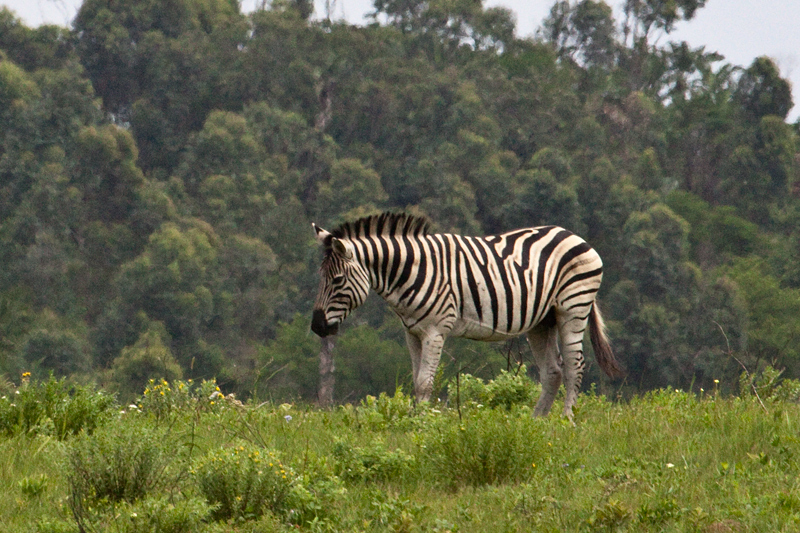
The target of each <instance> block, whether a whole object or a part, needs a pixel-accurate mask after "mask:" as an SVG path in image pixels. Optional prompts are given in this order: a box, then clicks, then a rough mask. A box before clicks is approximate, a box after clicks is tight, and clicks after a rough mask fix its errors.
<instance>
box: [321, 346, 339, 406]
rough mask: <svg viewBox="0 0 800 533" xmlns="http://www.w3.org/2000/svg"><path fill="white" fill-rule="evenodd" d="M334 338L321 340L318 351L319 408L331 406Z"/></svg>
mask: <svg viewBox="0 0 800 533" xmlns="http://www.w3.org/2000/svg"><path fill="white" fill-rule="evenodd" d="M335 339H336V337H335V336H333V335H331V336H329V337H325V338H324V339H322V344H321V347H320V350H319V390H318V391H317V399H318V401H319V406H320V407H330V406H332V405H333V383H334V376H333V371H334V366H333V347H334V345H335V344H336V341H335Z"/></svg>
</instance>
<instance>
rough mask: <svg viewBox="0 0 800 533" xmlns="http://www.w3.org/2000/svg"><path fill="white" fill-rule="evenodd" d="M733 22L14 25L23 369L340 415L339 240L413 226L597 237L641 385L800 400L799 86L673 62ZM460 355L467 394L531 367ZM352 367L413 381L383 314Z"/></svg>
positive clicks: (13, 254) (8, 137) (629, 364)
mask: <svg viewBox="0 0 800 533" xmlns="http://www.w3.org/2000/svg"><path fill="white" fill-rule="evenodd" d="M704 3H705V2H704V1H703V0H682V1H680V2H667V3H664V2H657V1H652V0H625V3H624V12H625V15H626V16H625V20H624V21H623V22H622V23H620V22H618V21H616V20H614V18H613V13H612V10H611V8H610V7H609V6H608V5H607V4H606V3H604V2H602V1H594V0H580V1H559V2H557V3H556V4H555V5H554V6H553V8H552V11H551V14H550V16H549V17H548V18H547V19H546V21H545V22H544V24H543V25H542V28H541V29H540V31H539V33H538V34H537V37H536V38H535V39H520V38H517V37H516V36H515V34H514V21H513V16H512V14H511V13H510V12H508V11H507V10H505V9H502V8H489V9H484V8H483V6H482V5H481V2H479V1H476V2H446V1H440V0H429V1H424V0H411V1H410V2H390V1H384V0H376V1H375V3H374V6H375V22H374V23H373V24H370V25H368V26H366V27H356V26H351V25H348V24H345V23H340V22H331V21H328V20H323V21H314V20H312V19H310V12H311V3H310V2H307V1H306V0H274V1H273V2H272V3H271V4H269V6H267V7H265V8H263V9H259V10H257V11H255V12H253V13H251V14H243V13H241V12H240V10H239V4H238V2H236V1H235V0H203V1H200V0H170V2H167V3H164V2H154V1H148V0H121V1H116V2H112V3H109V2H105V1H101V0H85V1H84V3H83V5H82V7H81V9H80V11H79V13H78V15H77V17H76V19H75V21H74V25H73V28H71V29H67V28H57V27H53V26H42V27H39V28H35V29H31V28H27V27H25V26H24V25H23V24H21V23H20V21H19V20H18V19H17V18H16V17H15V16H14V15H13V13H11V12H9V11H8V10H7V9H6V8H3V9H2V11H0V373H5V374H6V375H8V376H11V377H12V379H16V376H19V375H21V374H22V372H25V371H30V372H32V373H33V375H34V377H36V376H47V375H48V374H50V373H52V374H54V375H55V376H56V377H60V376H68V375H69V376H73V377H75V379H77V380H96V381H99V382H100V383H102V384H104V385H105V386H107V387H109V388H110V389H112V390H116V391H118V392H119V393H120V394H122V395H123V397H133V395H134V394H136V392H137V391H139V390H141V389H142V387H143V386H145V385H146V383H147V382H148V380H149V379H153V378H155V379H160V378H166V379H169V380H174V379H196V380H197V379H203V378H211V377H216V378H217V380H218V382H219V383H220V385H221V387H222V388H223V390H224V391H226V392H229V391H235V392H237V393H238V394H239V395H240V396H242V395H256V396H258V397H260V398H273V399H285V398H290V397H297V396H302V397H304V398H307V399H311V398H314V396H315V393H316V383H317V372H318V367H317V364H318V363H317V353H318V351H319V342H318V340H317V339H316V338H315V337H314V336H312V335H311V334H310V333H309V331H308V319H307V317H308V315H309V312H310V308H311V303H312V299H313V293H314V289H315V287H316V265H317V262H318V260H319V254H318V251H317V249H316V246H315V243H314V239H313V236H312V232H311V229H310V222H311V221H312V220H313V221H315V222H318V223H321V224H322V225H323V226H326V227H331V226H335V225H336V224H337V223H339V222H341V221H343V220H346V219H351V218H353V217H356V216H359V215H363V214H369V213H373V212H376V211H380V210H385V209H392V210H400V209H405V210H409V211H411V212H414V213H419V214H424V215H427V216H428V217H430V219H431V220H432V221H433V222H434V225H435V227H436V228H437V229H439V230H442V231H457V232H463V233H471V234H481V233H491V232H499V231H502V230H509V229H513V228H514V227H518V226H530V225H536V224H545V223H547V224H560V225H563V226H565V227H567V228H569V229H571V230H573V231H575V232H577V233H579V234H581V235H584V236H585V237H586V238H587V240H588V241H589V242H590V243H591V244H592V245H593V246H595V247H596V248H597V249H598V250H599V251H600V253H601V255H602V256H603V258H604V260H605V263H606V265H607V268H606V278H605V282H604V287H603V289H602V291H601V295H600V300H601V302H602V303H603V304H604V305H605V307H604V309H605V311H606V315H607V317H608V322H609V324H610V328H611V336H612V338H613V342H614V346H615V350H616V352H617V355H618V358H619V359H621V361H622V362H623V364H624V366H625V367H626V369H627V371H628V374H627V379H626V381H625V383H624V384H623V385H622V386H624V387H629V388H633V389H638V390H649V389H653V388H657V387H663V386H668V385H670V386H679V387H682V388H688V387H690V386H693V387H695V389H699V388H700V387H704V388H705V389H706V390H708V389H710V388H712V387H713V383H714V382H715V381H714V380H720V381H721V386H722V387H723V388H729V387H732V386H733V384H734V383H735V381H736V376H738V374H739V373H740V371H741V366H742V365H744V366H746V367H748V368H750V369H751V370H752V369H755V368H756V367H757V366H758V365H759V364H763V363H764V362H771V363H773V364H775V365H777V366H779V367H784V368H786V369H787V374H786V375H788V376H798V375H800V351H798V344H797V343H795V342H793V341H794V340H795V339H796V338H797V335H798V334H800V267H798V263H797V261H796V260H795V257H796V256H797V252H798V244H799V243H800V233H798V230H797V228H798V222H800V195H799V194H798V191H800V188H798V146H797V136H798V125H797V124H794V125H790V124H787V122H786V117H787V114H788V112H789V110H790V108H791V107H792V99H791V92H790V87H789V84H788V82H787V81H786V80H784V79H783V78H781V76H780V73H779V72H778V69H777V67H776V65H775V64H774V63H773V62H772V61H771V60H770V59H769V58H766V57H761V58H758V59H756V60H755V61H754V62H753V64H752V65H749V66H746V67H740V66H736V65H730V64H728V63H726V62H725V61H724V58H722V57H721V56H719V55H718V54H715V53H711V52H708V51H706V50H705V49H704V48H692V47H690V46H689V45H687V44H686V43H682V42H673V41H671V40H670V32H671V30H672V28H673V27H674V24H675V22H676V21H679V20H682V19H689V18H691V17H692V16H694V14H695V12H696V10H697V9H700V8H702V6H703V4H704ZM446 351H447V352H446V353H447V355H446V357H445V358H444V359H445V360H446V362H447V365H448V368H447V369H446V371H445V374H444V375H443V377H442V379H441V380H440V381H441V387H442V390H443V386H444V384H445V382H446V381H447V378H448V376H452V375H453V374H454V373H455V372H456V371H458V370H464V369H466V370H469V371H470V372H472V373H474V374H476V375H483V376H487V375H494V374H496V373H497V372H498V371H499V370H500V369H501V368H506V367H507V366H508V363H507V360H511V359H513V358H515V357H516V354H517V353H525V350H524V349H522V348H520V346H519V343H518V342H516V341H515V342H514V343H508V344H507V345H505V346H502V347H501V348H500V349H499V350H498V349H495V348H492V347H487V346H485V345H476V344H474V343H473V344H470V343H462V342H452V343H450V344H448V346H447V347H446ZM336 357H337V360H336V361H337V374H336V375H337V379H338V381H337V386H336V398H337V399H338V400H349V401H354V400H357V399H359V398H363V397H364V395H366V394H368V393H371V394H374V395H376V394H377V393H378V392H380V391H392V390H395V387H396V386H397V385H398V384H403V383H406V382H407V381H408V374H409V372H410V365H409V363H408V357H407V355H406V353H405V349H404V347H403V334H402V331H401V329H400V327H399V324H397V323H396V320H395V319H394V318H393V317H392V316H391V313H387V312H386V310H385V308H384V307H383V306H382V304H381V303H380V302H375V301H372V302H370V303H369V304H368V305H367V306H366V308H365V309H363V310H362V311H361V312H359V313H358V314H357V315H356V316H355V317H353V319H352V320H351V321H350V324H349V329H347V330H346V331H345V332H344V333H343V335H342V336H341V339H340V340H339V341H338V346H337V351H336ZM589 360H590V361H591V358H589ZM592 380H595V381H600V382H601V383H603V382H602V381H601V376H600V375H599V372H597V369H596V367H595V368H590V379H587V380H586V381H592ZM617 386H619V384H617Z"/></svg>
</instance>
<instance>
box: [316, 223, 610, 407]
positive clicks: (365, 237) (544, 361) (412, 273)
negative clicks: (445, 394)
mask: <svg viewBox="0 0 800 533" xmlns="http://www.w3.org/2000/svg"><path fill="white" fill-rule="evenodd" d="M315 230H316V232H317V238H318V239H319V241H320V243H321V244H322V245H323V247H324V250H325V257H324V259H323V263H322V268H321V280H320V289H319V293H318V296H317V301H316V303H315V306H314V320H313V322H312V329H314V331H315V332H317V333H319V334H321V335H323V336H324V335H326V334H331V333H333V332H334V331H333V330H334V329H335V327H336V326H338V324H339V323H341V321H342V320H344V319H345V317H346V316H347V315H348V314H349V313H350V311H352V310H353V309H355V308H356V307H358V306H359V305H360V304H361V303H362V302H363V301H364V299H365V298H366V296H367V295H368V293H369V291H370V289H371V290H374V291H375V292H377V293H378V294H379V295H381V296H382V297H383V298H384V299H385V300H386V301H387V302H388V303H389V305H390V306H391V307H392V308H393V309H394V310H395V312H396V313H397V314H398V316H399V317H400V318H401V320H402V321H403V324H404V325H405V327H406V330H407V340H408V344H409V349H410V351H411V356H412V363H413V364H412V366H413V368H414V384H415V388H416V395H417V399H418V400H427V399H428V398H429V396H430V392H431V386H432V380H433V376H434V375H435V371H436V366H437V365H438V362H439V358H440V356H441V348H442V345H443V343H444V338H445V337H448V336H463V337H467V338H472V339H479V340H502V339H506V338H509V337H514V336H517V335H520V334H523V333H525V334H527V335H528V340H529V342H530V344H531V347H532V349H533V350H534V355H535V356H536V360H537V364H538V365H539V369H540V373H543V374H544V375H543V376H542V382H543V384H545V381H546V379H545V378H547V380H549V382H551V383H555V381H557V382H558V383H557V384H555V389H556V390H557V388H558V386H559V385H560V383H561V381H562V376H563V381H564V382H565V385H566V386H567V405H566V406H565V414H566V415H567V416H570V417H571V407H572V404H574V399H575V396H576V395H577V391H578V389H579V387H580V381H581V378H582V375H583V368H584V361H583V333H584V330H585V329H586V327H587V324H588V325H589V326H590V327H591V328H592V333H593V335H592V339H593V343H594V344H595V354H596V355H597V358H598V362H599V363H600V365H601V367H602V368H603V370H604V371H606V373H608V374H609V375H615V374H616V373H618V372H619V368H618V366H617V365H616V361H615V360H614V357H613V353H612V352H611V350H610V348H609V346H608V341H607V339H606V337H605V333H604V331H603V325H602V318H601V316H600V313H599V310H598V309H597V306H596V304H595V296H596V294H597V291H598V290H599V288H600V283H601V280H602V272H603V266H602V261H601V260H600V257H599V256H598V255H597V253H596V252H595V250H594V249H593V248H592V247H591V246H589V245H588V244H587V243H586V242H585V241H584V240H583V239H581V238H580V237H578V236H576V235H574V234H573V233H571V232H569V231H567V230H565V229H563V228H559V227H557V226H544V227H538V228H527V229H520V230H516V231H512V232H509V233H505V234H502V235H494V236H490V237H464V236H460V235H452V234H431V233H429V231H428V223H427V222H426V221H425V220H424V219H421V218H417V217H413V216H409V215H405V214H388V213H386V214H383V215H380V216H373V217H367V218H363V219H360V220H358V221H356V222H352V223H348V224H344V225H343V226H341V227H339V228H337V229H336V230H334V231H333V232H331V233H328V232H327V231H325V230H322V229H320V228H317V227H316V226H315ZM559 342H560V344H561V350H560V351H561V352H562V354H561V355H562V356H563V362H562V359H561V358H560V357H559V349H558V343H559ZM554 376H557V379H556V378H555V377H554ZM552 388H553V386H552V385H551V386H549V388H548V386H545V391H544V392H543V395H542V398H540V401H539V403H538V404H537V409H536V412H537V414H546V413H547V412H549V410H550V406H551V404H552V398H550V396H553V397H554V396H555V392H556V390H552V391H551V390H550V389H552ZM551 393H552V394H551Z"/></svg>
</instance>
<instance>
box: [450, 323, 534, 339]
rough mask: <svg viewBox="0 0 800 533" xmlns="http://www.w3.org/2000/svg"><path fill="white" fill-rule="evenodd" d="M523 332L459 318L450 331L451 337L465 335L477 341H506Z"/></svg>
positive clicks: (466, 337)
mask: <svg viewBox="0 0 800 533" xmlns="http://www.w3.org/2000/svg"><path fill="white" fill-rule="evenodd" d="M521 333H523V332H522V331H497V330H495V329H492V327H491V326H488V325H486V324H481V323H480V322H477V321H470V320H463V319H462V320H457V321H456V323H455V324H454V325H453V328H452V329H451V330H450V332H449V333H448V336H449V337H464V338H465V339H472V340H476V341H488V342H493V341H504V340H506V339H511V338H513V337H516V336H517V335H520V334H521Z"/></svg>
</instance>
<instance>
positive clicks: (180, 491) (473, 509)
mask: <svg viewBox="0 0 800 533" xmlns="http://www.w3.org/2000/svg"><path fill="white" fill-rule="evenodd" d="M794 385H796V384H792V386H794ZM489 390H490V391H491V390H493V389H491V387H490V389H489ZM786 390H787V387H783V388H781V387H777V388H775V390H774V391H769V397H763V396H762V397H760V398H759V397H756V396H752V395H751V396H747V397H742V398H735V397H720V396H718V395H716V394H713V393H712V394H705V395H703V396H702V397H698V396H696V395H693V394H688V393H684V392H680V391H675V390H662V391H657V392H652V393H649V394H646V395H644V396H643V397H637V398H634V399H632V400H630V401H629V402H626V403H620V402H612V401H609V400H607V399H605V398H603V397H600V396H596V395H594V394H584V395H582V396H581V397H580V400H579V403H578V407H577V409H576V421H577V425H576V426H574V427H573V426H572V425H571V424H569V423H568V422H567V421H566V420H564V419H562V418H561V417H558V416H555V415H554V416H551V417H549V418H546V419H533V418H531V410H532V409H531V405H529V404H528V399H527V398H528V396H527V395H520V396H519V397H520V398H521V399H522V400H523V404H521V405H520V404H512V405H510V407H497V408H490V407H488V406H481V405H480V404H478V403H477V402H475V401H469V400H468V399H467V398H463V399H462V400H463V401H462V402H461V403H462V405H461V408H460V413H459V410H456V409H452V408H447V407H444V406H434V407H436V408H433V407H430V406H426V407H420V408H416V409H415V408H413V407H412V404H411V401H410V399H409V398H408V397H407V396H405V395H403V394H402V392H399V391H398V392H397V393H396V394H395V395H393V396H388V395H382V396H381V397H380V398H374V399H368V400H367V401H365V402H364V403H362V404H361V405H358V406H343V407H339V408H337V409H334V410H331V411H323V410H317V409H314V408H311V407H305V406H296V405H285V404H284V405H271V404H262V405H258V406H256V405H241V404H239V403H238V402H236V401H234V400H232V399H230V398H227V399H226V398H224V397H222V396H221V395H219V394H214V387H213V384H202V385H197V386H195V385H192V384H190V383H174V384H155V385H153V386H151V387H150V388H149V391H148V395H150V394H156V396H157V398H155V397H151V398H149V399H148V398H146V397H143V398H142V401H141V402H139V403H140V404H141V405H142V407H141V408H138V407H137V408H133V407H125V408H122V407H120V406H112V407H109V408H108V409H106V410H105V411H102V412H100V411H98V412H97V413H96V417H97V420H98V425H97V427H95V426H94V425H93V424H92V423H88V424H87V426H86V428H87V429H86V430H84V431H82V432H81V433H80V434H79V435H77V436H72V435H64V434H63V432H59V431H58V430H57V429H54V427H53V425H52V424H48V423H47V422H46V420H44V421H41V422H40V423H39V424H38V425H36V426H35V428H38V429H35V428H34V429H31V428H30V427H27V426H25V427H23V426H19V425H18V427H19V431H18V432H17V433H13V432H10V431H9V432H7V433H6V434H5V436H3V437H1V438H0V486H3V487H6V489H5V494H4V495H3V497H2V498H0V531H15V532H27V531H32V532H67V531H69V532H77V531H79V526H78V524H80V526H81V527H83V529H84V530H85V531H115V532H140V531H142V532H144V531H154V532H179V531H186V532H197V531H199V532H223V531H225V532H228V531H231V532H234V531H235V532H252V533H256V532H269V531H295V530H298V529H300V530H306V531H353V532H355V531H367V532H371V531H406V532H414V531H420V532H421V531H440V532H444V531H452V532H456V531H457V532H485V531H498V532H503V531H545V532H546V531H579V532H583V531H665V532H672V531H676V532H678V531H680V532H682V531H699V532H722V531H764V532H773V531H787V532H788V531H797V530H799V529H800V405H798V404H797V403H796V401H793V400H796V395H794V394H786V393H785V392H786ZM161 392H164V394H163V395H162V394H161ZM534 392H536V391H535V390H534ZM534 396H535V395H534ZM71 398H78V399H81V398H83V396H81V394H76V393H75V391H72V392H71V393H70V396H68V397H65V398H62V399H61V401H62V402H64V403H69V402H70V401H72V400H71ZM153 398H155V399H153ZM80 401H83V400H80ZM502 405H507V403H503V404H502ZM557 407H558V406H556V408H554V411H555V412H557ZM123 411H124V412H123ZM90 422H91V421H90ZM15 427H17V426H15ZM89 429H92V432H91V433H89V432H88V430H89ZM284 476H286V477H284Z"/></svg>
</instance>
